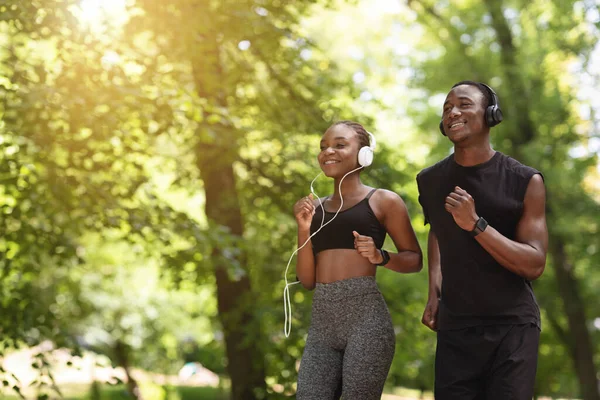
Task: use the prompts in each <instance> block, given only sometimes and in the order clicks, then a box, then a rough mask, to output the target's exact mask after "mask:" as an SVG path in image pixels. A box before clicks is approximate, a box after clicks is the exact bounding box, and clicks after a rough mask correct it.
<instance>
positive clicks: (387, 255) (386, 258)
mask: <svg viewBox="0 0 600 400" xmlns="http://www.w3.org/2000/svg"><path fill="white" fill-rule="evenodd" d="M379 252H380V253H381V257H383V260H382V261H381V262H380V263H379V264H377V266H379V267H382V266H384V265H385V264H387V263H388V262H389V261H390V253H388V252H387V251H385V250H383V249H379Z"/></svg>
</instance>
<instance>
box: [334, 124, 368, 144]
mask: <svg viewBox="0 0 600 400" xmlns="http://www.w3.org/2000/svg"><path fill="white" fill-rule="evenodd" d="M338 125H344V126H347V127H348V128H350V129H352V130H353V131H354V132H356V134H357V135H358V142H359V143H360V147H359V148H362V147H365V146H366V147H369V146H370V145H371V140H370V137H369V134H368V133H367V130H366V129H365V128H364V126H362V125H361V124H359V123H358V122H354V121H337V122H335V123H334V124H333V125H331V127H332V128H333V127H334V126H338Z"/></svg>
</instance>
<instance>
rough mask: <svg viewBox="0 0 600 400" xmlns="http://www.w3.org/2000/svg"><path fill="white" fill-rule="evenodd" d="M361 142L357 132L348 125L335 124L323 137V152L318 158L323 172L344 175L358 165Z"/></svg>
mask: <svg viewBox="0 0 600 400" xmlns="http://www.w3.org/2000/svg"><path fill="white" fill-rule="evenodd" d="M359 147H360V144H359V141H358V135H357V134H356V132H355V131H354V130H353V129H352V128H350V127H348V126H346V125H342V124H340V125H335V126H333V127H331V128H329V129H328V130H327V132H325V134H324V135H323V137H322V138H321V152H320V153H319V156H318V157H317V159H318V160H319V165H320V166H321V170H323V173H324V174H325V175H326V176H328V177H330V178H336V177H342V176H344V174H346V173H347V172H349V171H351V170H353V169H355V168H357V167H358V150H359Z"/></svg>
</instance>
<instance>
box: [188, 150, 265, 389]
mask: <svg viewBox="0 0 600 400" xmlns="http://www.w3.org/2000/svg"><path fill="white" fill-rule="evenodd" d="M198 151H199V152H200V151H202V154H201V155H200V154H199V156H200V160H201V161H200V163H199V164H200V171H201V176H202V180H203V181H204V190H205V193H206V215H207V216H208V218H209V220H210V221H211V222H212V223H215V224H218V225H221V226H226V227H228V228H229V229H230V232H231V233H232V234H233V235H236V236H241V235H242V231H243V223H242V215H241V211H240V207H239V203H238V196H237V192H236V187H235V176H234V171H233V166H232V165H231V164H230V163H229V162H223V160H224V159H226V158H227V156H225V152H227V151H229V152H231V151H232V150H231V149H219V148H215V149H211V150H209V149H206V147H205V148H204V149H203V150H200V149H199V150H198ZM223 250H224V249H220V248H215V249H214V252H213V260H215V274H216V279H217V299H218V310H219V318H220V320H221V323H222V325H223V333H224V336H225V345H226V348H227V349H226V350H227V360H228V364H227V371H228V373H229V377H230V378H231V386H232V393H231V398H232V400H251V399H260V398H264V396H265V390H264V389H265V371H264V360H263V357H262V354H260V352H259V351H258V349H257V345H256V340H255V338H258V336H259V334H260V329H259V327H258V323H257V321H256V320H255V317H254V314H253V313H252V310H251V307H250V305H251V304H252V302H251V300H252V299H251V297H250V296H251V287H250V279H249V277H248V275H242V276H240V277H236V278H234V277H232V276H230V274H229V273H228V269H231V268H228V265H227V263H228V262H227V261H226V260H227V259H226V258H225V257H223V254H222V252H223ZM236 258H237V261H238V262H239V263H240V265H241V266H242V267H245V263H246V257H245V254H244V250H242V253H241V255H239V256H238V257H236ZM244 270H245V271H247V268H244Z"/></svg>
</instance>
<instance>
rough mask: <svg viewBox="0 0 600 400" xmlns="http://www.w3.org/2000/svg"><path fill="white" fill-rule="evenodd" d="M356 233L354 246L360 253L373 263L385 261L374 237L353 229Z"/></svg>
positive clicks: (377, 263) (354, 233) (353, 232)
mask: <svg viewBox="0 0 600 400" xmlns="http://www.w3.org/2000/svg"><path fill="white" fill-rule="evenodd" d="M352 234H353V235H354V248H355V249H356V251H358V254H360V255H361V256H363V257H364V258H366V259H367V260H369V262H370V263H371V264H374V265H379V264H380V263H381V262H383V256H382V255H381V252H380V251H379V249H378V248H377V247H376V246H375V242H374V241H373V238H372V237H370V236H364V235H361V234H359V233H358V232H356V231H352Z"/></svg>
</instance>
